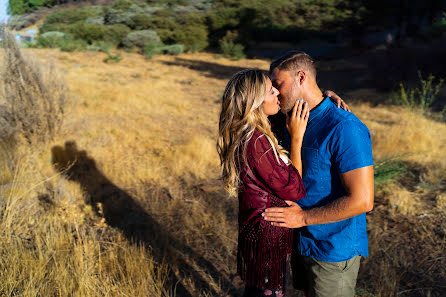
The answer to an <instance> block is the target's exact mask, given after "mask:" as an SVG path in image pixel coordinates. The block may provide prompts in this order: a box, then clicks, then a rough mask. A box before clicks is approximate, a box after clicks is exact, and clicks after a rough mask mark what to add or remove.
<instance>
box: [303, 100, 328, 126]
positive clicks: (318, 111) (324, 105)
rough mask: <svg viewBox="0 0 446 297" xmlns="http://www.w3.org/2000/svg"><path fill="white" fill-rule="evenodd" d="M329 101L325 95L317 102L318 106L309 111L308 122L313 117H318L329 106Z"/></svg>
mask: <svg viewBox="0 0 446 297" xmlns="http://www.w3.org/2000/svg"><path fill="white" fill-rule="evenodd" d="M330 104H331V101H330V98H328V97H326V98H325V99H324V100H322V102H321V103H320V104H319V106H318V107H316V108H315V109H313V110H312V111H310V117H309V118H308V122H311V121H312V120H313V119H316V118H318V117H320V116H321V115H322V114H324V112H325V111H326V110H327V108H328V107H329V106H330Z"/></svg>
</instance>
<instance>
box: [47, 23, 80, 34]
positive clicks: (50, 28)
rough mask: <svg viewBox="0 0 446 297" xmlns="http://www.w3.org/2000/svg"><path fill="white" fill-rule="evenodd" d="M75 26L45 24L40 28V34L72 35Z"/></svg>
mask: <svg viewBox="0 0 446 297" xmlns="http://www.w3.org/2000/svg"><path fill="white" fill-rule="evenodd" d="M72 27H73V25H69V24H45V23H43V24H42V26H40V27H39V32H40V34H42V33H45V32H54V31H56V32H64V33H71V31H72Z"/></svg>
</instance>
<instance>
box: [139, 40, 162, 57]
mask: <svg viewBox="0 0 446 297" xmlns="http://www.w3.org/2000/svg"><path fill="white" fill-rule="evenodd" d="M162 48H163V46H162V45H161V46H160V44H159V43H153V42H150V43H147V44H146V45H145V46H144V49H143V53H144V56H145V57H146V58H147V59H151V58H153V57H154V56H156V55H159V54H161V53H162Z"/></svg>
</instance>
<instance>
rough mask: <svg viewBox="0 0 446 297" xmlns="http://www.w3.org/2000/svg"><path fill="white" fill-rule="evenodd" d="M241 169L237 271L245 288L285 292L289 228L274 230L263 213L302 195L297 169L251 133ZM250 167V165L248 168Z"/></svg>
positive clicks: (289, 239) (289, 246) (288, 256)
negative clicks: (278, 156) (245, 162)
mask: <svg viewBox="0 0 446 297" xmlns="http://www.w3.org/2000/svg"><path fill="white" fill-rule="evenodd" d="M246 154H247V156H246V157H247V158H246V159H247V163H248V164H244V165H243V166H242V168H241V175H240V177H241V180H242V185H241V187H240V188H239V193H238V198H239V238H238V252H237V271H238V273H239V275H240V276H241V278H242V279H244V280H245V284H246V286H247V287H248V286H249V287H256V288H260V289H275V290H281V291H282V292H283V293H284V292H285V290H286V278H287V261H289V259H290V255H291V250H292V234H293V232H292V229H289V228H283V227H274V226H272V225H271V222H268V221H265V220H264V219H263V217H262V213H263V212H264V210H265V209H266V208H269V207H287V204H286V203H285V201H284V200H292V201H297V200H299V199H300V198H302V197H304V196H305V189H304V186H303V183H302V178H301V176H300V174H299V172H298V171H297V169H296V168H295V167H294V166H293V165H292V164H290V165H287V164H285V162H284V161H283V160H282V159H281V158H279V163H278V162H277V158H276V156H275V154H274V151H273V149H272V146H271V144H270V143H269V141H268V139H267V138H266V136H265V135H263V134H262V133H260V132H258V131H254V134H253V136H252V137H251V139H250V140H249V143H248V146H247V151H246ZM247 165H249V166H247Z"/></svg>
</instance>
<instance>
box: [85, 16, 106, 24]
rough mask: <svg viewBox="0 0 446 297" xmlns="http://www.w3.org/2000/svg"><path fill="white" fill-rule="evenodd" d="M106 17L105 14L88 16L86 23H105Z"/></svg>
mask: <svg viewBox="0 0 446 297" xmlns="http://www.w3.org/2000/svg"><path fill="white" fill-rule="evenodd" d="M104 23H105V22H104V17H103V16H101V15H100V16H95V17H90V18H87V19H86V20H85V24H90V25H104Z"/></svg>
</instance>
